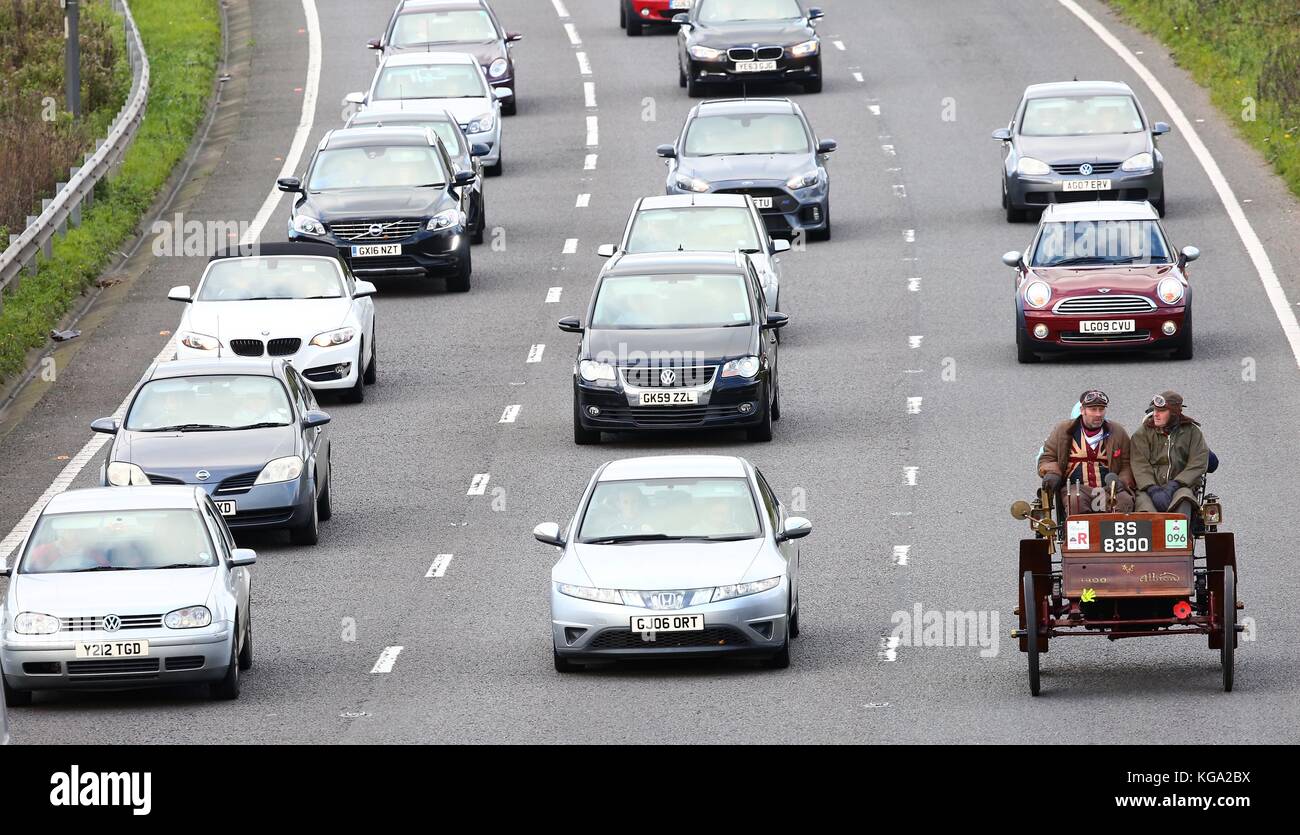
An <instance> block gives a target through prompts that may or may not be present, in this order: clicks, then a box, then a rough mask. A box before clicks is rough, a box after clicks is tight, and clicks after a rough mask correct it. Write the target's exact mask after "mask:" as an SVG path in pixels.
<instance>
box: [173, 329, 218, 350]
mask: <svg viewBox="0 0 1300 835" xmlns="http://www.w3.org/2000/svg"><path fill="white" fill-rule="evenodd" d="M180 341H181V344H182V345H184V346H185V347H186V348H193V349H194V350H196V351H215V350H217V349H218V348H220V347H221V340H219V339H217V338H216V337H215V336H208V335H207V334H205V333H194V332H192V331H190V332H187V333H183V334H181V340H180Z"/></svg>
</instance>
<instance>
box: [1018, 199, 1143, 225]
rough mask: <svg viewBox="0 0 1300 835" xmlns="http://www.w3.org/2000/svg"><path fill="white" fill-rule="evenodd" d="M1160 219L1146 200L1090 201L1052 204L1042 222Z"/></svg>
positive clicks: (1044, 211) (1045, 210) (1044, 213)
mask: <svg viewBox="0 0 1300 835" xmlns="http://www.w3.org/2000/svg"><path fill="white" fill-rule="evenodd" d="M1159 219H1160V215H1159V213H1157V212H1156V210H1155V208H1154V207H1153V206H1152V205H1151V204H1150V203H1148V202H1147V201H1145V200H1089V201H1085V202H1082V203H1050V204H1048V206H1047V208H1046V209H1044V210H1043V219H1042V222H1043V223H1062V222H1068V221H1071V220H1159Z"/></svg>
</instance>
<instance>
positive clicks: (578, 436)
mask: <svg viewBox="0 0 1300 835" xmlns="http://www.w3.org/2000/svg"><path fill="white" fill-rule="evenodd" d="M573 442H574V443H575V444H577V445H578V446H588V445H590V444H598V443H600V430H599V429H596V430H592V429H584V428H583V426H582V419H581V418H579V417H578V396H577V395H576V394H575V395H574V396H573Z"/></svg>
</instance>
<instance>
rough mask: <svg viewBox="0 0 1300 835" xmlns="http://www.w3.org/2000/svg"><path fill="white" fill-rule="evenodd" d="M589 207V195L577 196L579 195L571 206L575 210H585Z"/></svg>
mask: <svg viewBox="0 0 1300 835" xmlns="http://www.w3.org/2000/svg"><path fill="white" fill-rule="evenodd" d="M590 205H591V195H590V194H579V195H578V202H576V203H574V204H573V207H574V208H575V209H585V208H587V207H588V206H590Z"/></svg>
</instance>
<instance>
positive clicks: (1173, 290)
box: [1156, 276, 1183, 304]
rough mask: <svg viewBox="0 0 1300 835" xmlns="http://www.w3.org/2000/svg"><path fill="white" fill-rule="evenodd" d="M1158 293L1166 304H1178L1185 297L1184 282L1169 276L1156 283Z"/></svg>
mask: <svg viewBox="0 0 1300 835" xmlns="http://www.w3.org/2000/svg"><path fill="white" fill-rule="evenodd" d="M1156 295H1157V296H1159V297H1160V301H1162V302H1164V303H1165V304H1176V303H1178V302H1179V301H1181V300H1182V298H1183V283H1182V282H1181V281H1179V280H1178V279H1176V278H1174V277H1173V276H1167V277H1165V278H1162V279H1161V280H1160V283H1159V284H1157V285H1156Z"/></svg>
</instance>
